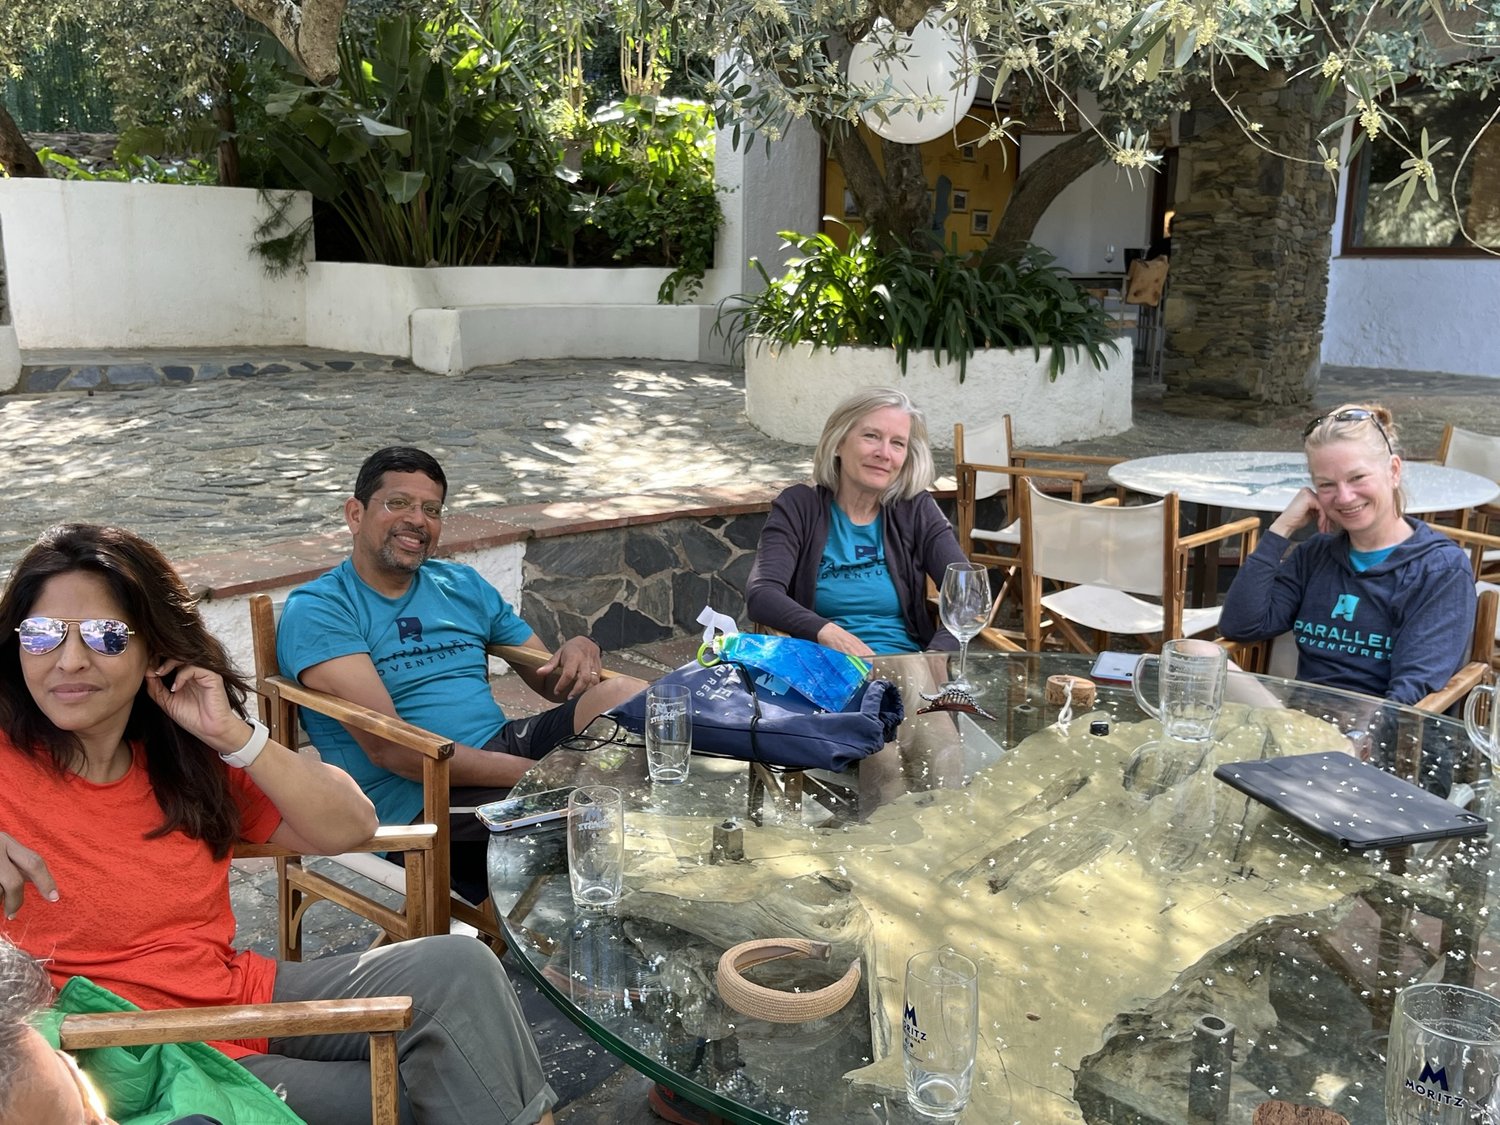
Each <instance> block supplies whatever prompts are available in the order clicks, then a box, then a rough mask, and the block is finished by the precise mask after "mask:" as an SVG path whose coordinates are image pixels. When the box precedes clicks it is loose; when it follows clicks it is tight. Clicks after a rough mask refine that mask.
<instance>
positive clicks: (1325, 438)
mask: <svg viewBox="0 0 1500 1125" xmlns="http://www.w3.org/2000/svg"><path fill="white" fill-rule="evenodd" d="M1353 411H1362V412H1363V413H1364V414H1365V415H1367V416H1366V417H1361V418H1340V417H1339V415H1341V414H1346V413H1349V412H1353ZM1336 441H1355V442H1361V443H1363V444H1364V446H1365V448H1366V449H1368V450H1369V451H1370V453H1371V454H1372V455H1373V456H1375V457H1402V456H1403V454H1402V452H1401V435H1400V433H1399V431H1398V430H1397V429H1396V419H1395V418H1394V417H1392V415H1391V412H1390V410H1389V409H1388V408H1387V407H1386V406H1384V405H1383V404H1381V403H1378V402H1346V403H1342V404H1341V405H1339V406H1335V407H1334V408H1333V409H1332V410H1330V411H1328V412H1327V413H1326V414H1322V415H1320V416H1318V417H1317V418H1314V419H1313V420H1312V421H1311V422H1310V423H1308V428H1307V430H1306V432H1305V433H1304V434H1303V435H1302V448H1303V451H1304V452H1311V451H1312V450H1314V449H1321V448H1322V447H1323V446H1326V445H1332V444H1333V443H1334V442H1336ZM1395 494H1396V514H1397V515H1398V516H1401V515H1405V514H1406V492H1405V490H1404V489H1403V488H1402V487H1401V486H1400V485H1397V486H1396V489H1395Z"/></svg>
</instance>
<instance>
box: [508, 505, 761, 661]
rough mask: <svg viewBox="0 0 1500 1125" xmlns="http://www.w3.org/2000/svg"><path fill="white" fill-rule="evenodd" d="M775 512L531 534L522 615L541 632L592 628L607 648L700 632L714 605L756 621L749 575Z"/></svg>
mask: <svg viewBox="0 0 1500 1125" xmlns="http://www.w3.org/2000/svg"><path fill="white" fill-rule="evenodd" d="M765 519H766V517H765V513H764V512H759V513H754V514H749V515H736V516H707V517H704V518H701V519H676V520H670V521H668V522H666V523H656V524H649V525H642V526H635V527H622V528H616V529H613V530H608V531H587V532H582V533H579V534H573V535H561V536H557V537H555V538H550V539H534V540H531V541H530V542H528V543H527V545H526V557H525V560H524V561H523V563H522V593H521V605H520V610H521V616H522V617H523V618H525V619H526V622H527V623H528V624H529V625H530V626H531V627H532V628H533V629H535V630H536V632H537V634H538V636H540V637H543V638H557V637H571V636H575V635H578V634H585V635H587V636H591V637H593V638H594V640H596V641H597V642H598V643H599V645H600V647H601V648H603V649H604V650H605V651H606V652H608V651H610V650H612V649H619V648H628V647H630V646H632V645H639V644H649V643H651V642H653V641H660V640H665V639H667V638H669V637H673V636H682V635H683V634H694V633H697V632H699V631H700V630H701V629H702V626H701V625H699V624H698V614H699V612H700V611H701V610H702V609H703V607H704V606H705V605H711V606H713V608H714V609H716V610H718V611H719V612H720V613H727V614H729V615H730V616H731V617H733V618H735V619H736V620H737V621H739V623H740V624H741V625H746V624H748V620H747V618H746V616H745V583H746V580H747V579H748V578H749V576H750V566H751V564H752V563H753V562H754V561H755V544H756V543H757V542H758V541H759V539H760V529H761V526H762V524H764V523H765ZM550 643H556V642H555V641H551V642H550Z"/></svg>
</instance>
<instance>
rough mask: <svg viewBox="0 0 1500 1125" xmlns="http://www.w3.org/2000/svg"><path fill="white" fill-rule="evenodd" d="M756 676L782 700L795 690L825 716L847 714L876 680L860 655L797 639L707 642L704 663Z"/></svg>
mask: <svg viewBox="0 0 1500 1125" xmlns="http://www.w3.org/2000/svg"><path fill="white" fill-rule="evenodd" d="M721 660H723V661H727V662H728V663H731V664H739V665H741V666H743V667H745V668H748V669H750V670H752V671H754V672H757V673H760V674H759V675H757V676H756V677H755V682H756V686H757V687H758V688H762V689H764V690H767V691H771V692H773V693H774V694H776V695H786V694H787V693H788V691H795V692H796V693H797V694H798V695H800V696H802V697H803V698H804V699H806V700H807V701H808V702H810V703H813V704H815V705H817V706H818V707H821V708H823V710H825V711H842V710H844V708H846V707H848V706H849V702H850V700H852V699H853V698H854V697H855V696H856V695H858V694H859V691H860V689H861V688H863V687H864V686H865V681H867V680H868V679H869V678H870V665H869V664H868V663H866V662H865V661H863V660H861V659H860V658H859V657H857V656H850V655H849V654H848V653H846V652H838V651H837V650H835V649H831V648H826V647H824V646H823V645H820V644H817V643H815V642H813V641H803V640H798V639H797V638H796V637H772V636H767V635H765V634H762V633H726V634H722V635H720V636H716V637H714V639H713V640H712V641H709V642H705V644H704V645H703V647H702V648H700V649H699V650H698V662H699V663H700V664H702V665H703V666H704V667H706V668H707V667H712V666H713V665H714V664H717V663H718V662H719V661H721Z"/></svg>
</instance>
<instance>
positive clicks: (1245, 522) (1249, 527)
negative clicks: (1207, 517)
mask: <svg viewBox="0 0 1500 1125" xmlns="http://www.w3.org/2000/svg"><path fill="white" fill-rule="evenodd" d="M1259 530H1260V517H1259V516H1245V517H1244V518H1243V519H1237V520H1235V521H1234V522H1232V523H1221V524H1219V526H1218V527H1210V528H1208V529H1207V530H1206V531H1195V532H1193V534H1191V535H1184V536H1183V537H1182V538H1180V539H1178V540H1177V546H1178V547H1180V548H1181V549H1182V550H1184V551H1191V550H1193V549H1194V548H1195V547H1205V546H1207V545H1208V544H1210V543H1217V542H1218V541H1219V540H1221V539H1233V538H1234V537H1235V536H1236V535H1248V534H1250V533H1252V532H1255V531H1259Z"/></svg>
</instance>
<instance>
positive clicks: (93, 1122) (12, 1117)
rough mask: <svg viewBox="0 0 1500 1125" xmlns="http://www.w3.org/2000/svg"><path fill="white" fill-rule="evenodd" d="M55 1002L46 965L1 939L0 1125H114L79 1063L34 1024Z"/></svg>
mask: <svg viewBox="0 0 1500 1125" xmlns="http://www.w3.org/2000/svg"><path fill="white" fill-rule="evenodd" d="M51 1003H52V982H51V981H49V980H48V979H47V972H46V970H45V969H43V968H42V967H41V965H39V964H38V963H37V962H36V960H35V959H34V958H33V957H32V956H31V955H30V954H29V953H26V952H24V951H23V950H21V949H18V948H16V946H14V945H12V944H11V943H10V942H8V941H6V940H5V939H4V938H0V1125H113V1122H111V1121H110V1118H109V1117H108V1116H106V1114H105V1112H104V1107H103V1106H102V1105H101V1104H100V1101H99V1098H98V1096H97V1095H96V1094H95V1093H94V1090H93V1089H92V1087H90V1086H89V1084H88V1082H87V1081H86V1080H85V1079H84V1077H83V1075H82V1073H81V1072H80V1071H79V1069H78V1066H77V1065H76V1064H75V1063H74V1062H73V1060H72V1059H71V1058H69V1057H68V1056H67V1055H66V1054H64V1053H63V1052H62V1051H59V1050H56V1049H54V1048H53V1047H52V1046H51V1044H49V1043H48V1042H47V1040H46V1039H44V1038H43V1037H42V1034H41V1032H39V1031H37V1030H36V1028H34V1027H32V1026H31V1023H30V1020H31V1017H32V1016H34V1015H36V1014H37V1013H38V1012H40V1011H42V1010H43V1009H45V1008H46V1007H47V1006H48V1005H49V1004H51Z"/></svg>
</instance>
